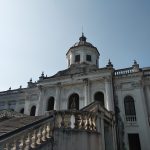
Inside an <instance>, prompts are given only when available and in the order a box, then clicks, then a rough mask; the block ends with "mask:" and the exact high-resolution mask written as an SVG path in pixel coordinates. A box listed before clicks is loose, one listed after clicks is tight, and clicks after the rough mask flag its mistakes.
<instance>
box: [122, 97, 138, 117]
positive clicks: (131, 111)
mask: <svg viewBox="0 0 150 150" xmlns="http://www.w3.org/2000/svg"><path fill="white" fill-rule="evenodd" d="M124 107H125V115H126V116H136V112H135V105H134V99H133V97H131V96H126V97H125V98H124Z"/></svg>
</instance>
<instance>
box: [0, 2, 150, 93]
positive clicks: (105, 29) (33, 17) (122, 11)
mask: <svg viewBox="0 0 150 150" xmlns="http://www.w3.org/2000/svg"><path fill="white" fill-rule="evenodd" d="M82 26H83V31H84V34H85V36H86V37H87V41H89V42H91V43H92V44H93V45H94V46H96V47H97V48H98V50H99V52H100V62H99V63H100V67H104V66H105V65H106V64H107V62H108V59H109V58H110V59H111V61H112V63H113V65H114V67H115V68H116V69H120V68H125V67H130V66H132V64H133V60H134V59H136V60H137V62H138V63H139V65H140V67H149V66H150V61H149V58H150V0H0V56H1V57H0V91H3V90H8V88H9V87H10V86H11V87H12V89H16V88H19V86H20V85H22V86H23V87H26V86H27V82H28V81H29V79H30V78H32V79H33V81H36V80H38V77H39V76H40V75H41V72H42V71H44V72H45V74H47V75H48V76H51V75H53V74H55V73H56V72H57V71H59V70H63V69H66V68H67V60H66V52H67V51H68V49H69V48H70V47H71V46H72V45H73V44H74V43H75V42H77V41H78V38H79V37H80V36H81V32H82Z"/></svg>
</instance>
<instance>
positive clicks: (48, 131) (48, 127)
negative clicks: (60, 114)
mask: <svg viewBox="0 0 150 150" xmlns="http://www.w3.org/2000/svg"><path fill="white" fill-rule="evenodd" d="M50 131H51V130H50V124H48V125H47V127H46V138H48V139H49V138H50Z"/></svg>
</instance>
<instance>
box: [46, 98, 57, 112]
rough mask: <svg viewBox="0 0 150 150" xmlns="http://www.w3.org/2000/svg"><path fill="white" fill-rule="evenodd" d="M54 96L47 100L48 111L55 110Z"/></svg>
mask: <svg viewBox="0 0 150 150" xmlns="http://www.w3.org/2000/svg"><path fill="white" fill-rule="evenodd" d="M54 102H55V99H54V97H50V98H49V99H48V102H47V111H50V110H54Z"/></svg>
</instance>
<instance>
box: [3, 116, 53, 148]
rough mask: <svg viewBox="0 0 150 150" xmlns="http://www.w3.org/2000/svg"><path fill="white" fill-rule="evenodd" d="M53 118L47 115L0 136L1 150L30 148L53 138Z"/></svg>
mask: <svg viewBox="0 0 150 150" xmlns="http://www.w3.org/2000/svg"><path fill="white" fill-rule="evenodd" d="M52 119H53V118H52V117H46V118H44V119H41V120H39V121H36V122H34V123H32V124H29V125H27V126H25V127H22V128H19V129H17V130H14V131H12V132H10V133H7V134H4V135H2V136H0V150H29V149H34V148H37V147H38V146H39V145H41V144H42V143H44V142H45V141H47V140H49V139H51V138H52V131H53V128H54V126H53V122H54V121H53V120H52Z"/></svg>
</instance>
